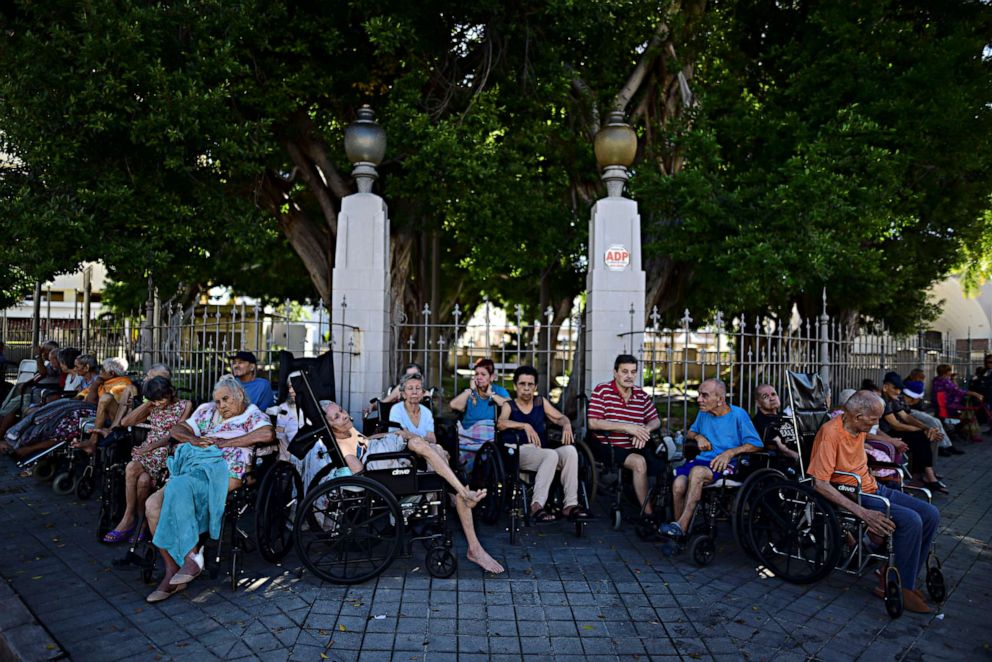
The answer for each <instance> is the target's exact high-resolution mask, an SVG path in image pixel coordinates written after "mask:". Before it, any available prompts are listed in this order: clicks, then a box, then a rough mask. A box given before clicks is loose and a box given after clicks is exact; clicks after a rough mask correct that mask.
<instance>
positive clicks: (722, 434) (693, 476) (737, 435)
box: [659, 379, 762, 538]
mask: <svg viewBox="0 0 992 662" xmlns="http://www.w3.org/2000/svg"><path fill="white" fill-rule="evenodd" d="M698 402H699V415H698V416H697V417H696V420H695V422H694V423H693V424H692V426H691V427H690V428H689V432H688V434H686V436H685V438H686V441H694V442H695V443H696V444H697V445H698V446H699V451H700V453H699V455H698V456H697V457H696V458H695V459H694V460H692V461H691V462H686V463H685V464H683V465H682V466H681V467H679V468H678V469H676V471H675V475H676V478H675V483H674V484H673V485H672V497H673V501H674V507H675V508H674V510H675V514H676V516H677V517H678V519H677V520H676V521H674V522H670V523H669V524H662V525H661V527H660V528H659V531H660V532H661V533H662V535H666V536H669V537H672V538H677V537H681V536H684V535H685V532H686V531H687V530H688V529H689V523H690V522H691V521H692V515H693V513H694V512H695V510H696V504H697V503H699V498H700V496H701V495H702V492H703V486H704V485H708V484H709V483H712V482H713V481H714V480H715V479H716V477H717V476H718V475H728V474H731V473H733V471H734V467H735V464H736V458H737V456H738V455H741V454H743V453H754V452H755V451H758V450H761V448H762V444H761V438H760V437H758V431H757V430H755V429H754V423H752V422H751V417H750V416H748V415H747V412H746V411H744V410H743V409H741V408H740V407H735V406H734V405H730V404H727V387H726V385H724V383H723V382H722V381H720V380H719V379H707V380H706V381H704V382H703V383H702V384H700V385H699V398H698Z"/></svg>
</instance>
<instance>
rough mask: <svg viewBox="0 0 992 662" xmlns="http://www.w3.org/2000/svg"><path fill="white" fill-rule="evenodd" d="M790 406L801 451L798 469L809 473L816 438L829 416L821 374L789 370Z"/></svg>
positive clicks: (787, 375)
mask: <svg viewBox="0 0 992 662" xmlns="http://www.w3.org/2000/svg"><path fill="white" fill-rule="evenodd" d="M786 379H787V383H788V388H789V407H790V408H791V410H792V412H791V414H790V415H791V417H792V424H793V426H794V429H795V440H796V446H797V450H798V451H799V471H800V474H801V475H802V477H803V478H805V477H806V467H807V465H808V464H809V460H810V456H811V455H812V453H813V440H814V439H815V438H816V433H817V431H818V430H819V429H820V426H821V425H823V424H824V423H825V422H826V421H827V419H828V417H829V413H830V412H829V411H828V409H827V397H828V396H827V385H826V384H825V383H824V382H823V378H822V377H820V375H819V374H816V373H813V374H809V373H803V372H791V371H790V372H787V373H786Z"/></svg>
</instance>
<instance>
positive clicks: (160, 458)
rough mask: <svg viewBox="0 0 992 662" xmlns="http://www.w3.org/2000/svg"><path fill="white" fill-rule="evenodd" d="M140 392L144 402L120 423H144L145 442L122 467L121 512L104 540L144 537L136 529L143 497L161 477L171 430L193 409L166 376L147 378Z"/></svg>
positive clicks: (117, 540) (118, 540) (131, 424)
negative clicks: (179, 396) (122, 508)
mask: <svg viewBox="0 0 992 662" xmlns="http://www.w3.org/2000/svg"><path fill="white" fill-rule="evenodd" d="M142 395H143V396H144V398H145V402H144V403H143V404H141V405H140V406H139V407H137V408H136V409H134V410H133V411H131V412H130V413H128V414H127V415H126V416H125V417H124V418H123V419H122V420H121V426H122V427H129V426H136V425H142V424H146V425H147V427H148V436H147V437H146V438H145V442H144V443H142V444H141V445H139V446H136V447H135V448H133V449H132V450H131V461H130V462H128V464H127V466H126V467H125V470H124V478H125V487H124V499H125V508H124V513H123V514H122V515H121V519H120V521H119V522H118V523H117V526H115V527H114V528H113V529H112V530H111V531H108V532H107V534H106V535H104V537H103V542H105V543H111V544H113V543H119V542H124V541H126V540H128V538H129V537H131V535H132V534H134V535H135V536H137V537H138V538H139V539H143V535H144V532H143V531H136V530H135V529H136V528H137V523H138V522H139V521H140V520H141V519H142V514H143V507H144V503H145V500H146V499H147V498H148V495H149V494H150V493H151V491H152V489H153V488H154V486H156V485H158V484H160V483H161V482H162V480H163V478H164V475H165V468H166V462H167V461H168V456H169V437H170V436H171V433H172V429H173V428H174V427H175V426H176V425H177V424H179V423H180V422H181V421H185V420H186V419H188V418H189V416H190V414H191V413H192V411H193V403H192V402H190V401H189V400H182V399H179V398H178V397H177V394H176V389H175V387H174V386H173V385H172V382H171V381H170V380H169V378H167V377H152V378H151V379H149V380H148V381H147V382H146V383H145V384H144V387H143V389H142Z"/></svg>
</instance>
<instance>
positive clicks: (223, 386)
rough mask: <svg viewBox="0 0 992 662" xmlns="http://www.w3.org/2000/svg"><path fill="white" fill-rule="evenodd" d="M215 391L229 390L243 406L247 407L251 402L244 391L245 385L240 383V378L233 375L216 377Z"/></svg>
mask: <svg viewBox="0 0 992 662" xmlns="http://www.w3.org/2000/svg"><path fill="white" fill-rule="evenodd" d="M217 391H230V392H231V393H233V394H234V397H235V398H237V399H238V400H240V401H241V404H242V405H244V406H245V407H247V406H248V405H249V404H250V402H251V401H250V400H249V399H248V392H247V391H245V387H244V386H242V385H241V380H240V379H238V378H237V377H235V376H234V375H224V376H223V377H221V378H220V379H218V380H217V383H216V384H214V393H216V392H217Z"/></svg>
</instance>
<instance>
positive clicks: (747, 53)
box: [0, 0, 992, 327]
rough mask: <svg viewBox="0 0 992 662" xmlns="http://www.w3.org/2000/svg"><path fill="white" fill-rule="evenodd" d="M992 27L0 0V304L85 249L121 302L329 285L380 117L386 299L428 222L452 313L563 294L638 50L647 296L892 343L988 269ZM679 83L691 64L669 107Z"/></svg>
mask: <svg viewBox="0 0 992 662" xmlns="http://www.w3.org/2000/svg"><path fill="white" fill-rule="evenodd" d="M673 7H676V8H677V10H673ZM703 8H705V14H701V13H700V12H701V11H702V9H703ZM673 11H675V13H672V12H673ZM989 14H990V9H989V5H988V4H987V3H976V2H964V1H949V2H943V3H932V2H923V1H922V0H917V1H915V2H895V1H894V0H884V1H870V0H856V1H855V2H853V3H852V2H841V1H840V0H830V1H828V2H818V3H811V2H784V3H767V2H759V1H758V0H717V1H712V0H711V1H710V2H708V3H706V2H701V1H699V0H687V1H685V2H680V3H677V5H676V4H673V3H671V2H669V1H667V0H662V1H658V0H654V1H650V0H581V1H580V0H544V1H541V2H520V3H506V2H496V1H495V0H485V1H483V2H471V3H466V2H452V1H451V0H429V1H425V2H419V3H410V2H400V1H399V0H383V1H381V2H378V3H368V2H360V1H359V0H338V1H337V2H325V3H318V4H312V3H296V2H288V1H280V0H269V1H265V2H262V1H260V0H246V1H245V2H241V3H227V2H222V1H221V0H205V1H203V2H196V3H165V4H162V3H138V2H133V1H126V2H110V1H109V0H92V1H91V2H87V3H85V4H82V5H81V4H79V3H72V2H68V1H67V0H51V1H50V2H45V3H37V2H28V1H27V0H22V1H20V2H14V3H7V4H6V5H4V8H3V9H2V10H0V22H2V25H0V28H2V29H3V30H4V34H5V39H4V40H3V41H2V42H0V66H2V71H3V73H2V74H0V99H2V100H3V103H0V131H2V132H3V136H4V140H5V141H6V143H5V145H4V146H3V149H2V150H0V151H3V152H5V153H7V154H10V155H13V156H15V157H16V158H17V159H18V161H17V164H18V165H17V167H15V168H9V169H4V170H2V171H0V199H2V200H3V202H4V210H5V214H4V215H3V216H2V217H0V230H2V231H3V233H4V236H5V237H6V238H9V241H8V242H7V243H5V244H4V245H3V246H2V247H0V258H4V259H3V262H2V264H3V265H4V266H3V267H0V303H2V300H3V299H4V298H5V297H6V298H7V299H10V298H17V296H18V294H17V293H19V292H20V293H23V291H24V288H25V287H26V286H29V285H30V283H32V282H34V281H35V280H38V279H45V278H48V277H50V276H51V275H54V274H55V273H58V272H62V271H68V270H71V269H72V268H74V267H75V266H76V265H77V264H79V262H80V261H82V260H92V259H102V260H103V261H104V262H105V263H106V264H107V265H108V268H109V271H110V274H111V276H112V277H113V278H114V279H116V281H117V283H118V285H117V286H116V287H115V289H114V290H113V291H112V292H111V293H110V297H109V298H110V299H111V300H112V301H113V302H114V304H115V305H116V306H118V307H120V308H123V309H133V308H135V307H137V306H138V305H139V304H140V303H141V302H142V301H143V299H144V296H145V291H146V287H147V285H146V283H147V279H148V276H151V277H152V278H153V280H154V282H155V283H156V284H157V286H158V287H159V291H160V294H161V296H162V297H163V299H168V298H169V297H170V296H172V292H174V291H178V290H180V289H182V287H183V286H185V287H186V288H187V289H188V288H189V287H190V286H198V287H201V288H202V287H206V286H208V285H211V284H213V285H228V286H232V287H234V288H235V289H236V290H237V291H238V292H239V293H241V294H246V295H252V296H259V297H262V298H267V299H269V300H272V301H282V300H283V299H285V298H292V299H295V300H303V299H307V298H309V299H316V298H318V297H325V298H326V296H327V288H328V287H329V282H330V267H331V258H332V256H333V253H334V250H333V246H334V244H333V242H334V233H335V231H336V209H337V205H338V204H339V200H340V197H342V195H344V194H346V193H347V192H349V191H350V190H351V188H350V187H351V183H350V182H349V181H348V178H347V174H345V173H347V171H348V169H349V167H350V166H349V165H348V164H347V163H346V162H345V158H344V153H343V149H342V146H341V141H342V132H343V128H344V126H345V125H346V124H347V123H348V122H349V121H351V120H352V119H354V116H355V110H356V108H357V107H358V106H359V105H360V104H362V103H370V104H371V105H372V106H373V107H374V109H375V110H376V112H377V115H378V119H379V121H380V123H381V124H382V125H383V126H384V128H385V129H386V131H387V135H388V136H389V148H388V151H387V159H386V161H385V162H384V163H383V164H382V165H381V166H380V168H379V171H380V176H381V178H380V180H379V183H378V184H377V187H378V189H377V192H379V193H381V194H382V195H383V197H384V198H385V199H386V200H387V202H388V203H389V205H390V216H391V220H392V224H393V228H394V230H395V232H394V234H395V236H394V244H395V245H397V246H401V247H402V246H406V247H407V248H409V247H410V246H411V245H413V246H414V248H413V249H412V250H411V251H407V252H406V253H405V255H407V256H408V257H407V258H406V259H408V260H409V263H407V264H404V265H394V269H396V268H398V267H400V266H402V267H403V269H405V270H406V271H403V273H407V274H409V278H407V279H406V282H404V283H403V284H402V287H404V288H406V292H405V294H406V295H409V296H405V295H404V293H396V296H397V298H398V300H400V301H402V302H403V305H406V306H408V307H412V306H413V305H414V304H417V305H416V307H417V308H419V306H420V305H422V303H423V302H424V301H425V300H427V299H428V298H429V292H430V289H431V287H430V286H431V284H432V283H430V282H429V281H430V280H431V277H430V276H427V275H425V273H424V272H425V271H428V270H425V269H419V270H418V269H417V268H416V265H415V264H413V263H414V262H416V261H417V260H420V261H421V262H422V263H423V262H424V261H425V260H427V259H428V256H427V255H425V250H426V249H424V248H423V246H425V245H427V243H428V242H426V241H423V242H422V241H421V239H422V238H427V237H431V236H435V235H436V236H440V244H441V245H440V250H441V259H442V266H441V273H440V279H439V282H438V283H436V285H437V287H438V289H440V293H441V297H442V299H444V300H445V301H450V300H453V299H455V298H458V299H459V300H460V301H462V303H463V304H464V303H466V302H467V303H469V304H471V303H472V302H474V301H476V300H478V298H479V297H480V296H481V294H482V293H485V294H488V295H489V296H490V297H491V298H492V299H493V300H495V301H498V302H500V303H503V304H514V303H521V304H524V305H526V306H527V312H526V314H527V316H528V317H531V316H533V315H535V314H537V313H538V312H539V311H538V307H539V302H540V305H542V306H543V305H545V304H547V303H549V302H554V301H558V302H561V301H571V299H572V298H573V297H574V296H575V295H576V294H577V293H579V292H581V290H582V289H583V286H584V278H583V275H584V274H583V272H584V259H585V258H584V256H585V250H586V249H585V243H586V232H587V222H588V221H587V219H588V213H589V206H590V203H591V202H592V200H594V199H595V198H596V197H598V196H600V195H601V194H602V189H601V188H600V184H599V182H598V178H597V173H596V167H595V161H594V159H593V156H592V150H591V135H592V133H593V132H594V131H595V129H596V127H597V126H598V117H599V115H601V114H605V112H606V111H607V110H608V109H610V108H611V107H612V105H613V102H614V101H613V100H614V97H615V95H617V93H618V91H619V90H620V89H622V88H623V87H624V85H625V83H626V82H627V81H628V78H629V77H630V75H631V72H632V71H633V70H634V68H635V66H636V65H637V64H638V62H640V61H641V60H642V58H643V59H644V61H645V62H646V64H647V68H646V70H647V71H648V74H647V76H646V77H645V79H644V82H643V83H641V84H639V85H638V86H637V90H636V91H635V92H634V93H632V94H631V96H630V98H629V101H628V102H625V103H627V110H628V111H630V113H631V114H632V116H634V117H635V123H636V124H637V129H638V132H639V135H640V136H641V148H640V152H639V160H638V162H637V163H636V164H635V177H634V179H633V180H632V186H631V190H632V192H633V194H634V196H635V197H636V198H637V199H638V201H639V203H640V204H641V209H642V218H643V220H644V231H645V242H644V243H645V249H646V251H647V252H648V253H649V254H650V255H653V256H668V257H670V258H671V261H672V264H673V268H672V272H673V273H674V274H676V278H674V279H673V282H672V283H671V285H670V286H667V290H666V292H665V293H664V296H665V299H666V304H667V309H668V310H676V309H680V308H681V307H682V306H683V305H688V306H691V307H692V308H693V309H694V310H700V309H713V308H716V307H721V308H723V309H724V310H725V311H727V312H731V311H735V312H736V311H751V312H757V311H763V310H778V311H781V310H784V309H785V308H786V307H787V306H788V305H789V303H790V302H791V301H793V300H796V299H798V300H800V302H801V304H802V305H803V306H804V307H805V308H806V310H807V311H808V310H810V309H811V308H812V307H813V306H814V305H815V302H816V301H818V299H819V295H820V292H821V290H822V289H823V288H824V287H826V288H827V289H828V291H829V296H830V300H831V301H832V302H833V303H834V305H835V306H839V307H841V308H842V309H843V310H844V311H845V312H857V313H861V314H865V315H869V316H872V317H875V318H879V319H884V320H886V321H887V322H889V323H890V324H892V325H893V326H896V327H900V326H902V327H905V326H907V325H909V324H911V323H913V322H914V321H915V320H916V319H917V318H918V317H919V316H920V311H922V310H924V304H923V291H924V290H925V289H926V287H927V286H928V285H929V284H930V283H932V282H933V281H934V280H935V279H937V278H939V277H941V276H942V275H943V274H945V273H947V271H948V270H949V269H951V268H952V267H955V266H958V265H959V264H960V263H961V261H962V259H963V260H964V262H965V264H977V263H979V262H980V261H981V260H983V259H985V258H984V256H985V255H987V254H988V251H987V250H984V246H985V244H984V243H982V242H987V241H988V239H987V237H988V233H987V229H988V220H987V216H983V214H985V213H986V210H987V209H988V207H989V205H988V201H989V193H990V190H992V177H990V176H989V175H990V172H989V170H990V168H989V164H990V158H992V156H990V155H992V149H990V147H992V145H990V144H989V143H990V135H992V130H990V129H992V127H990V116H989V105H988V104H989V102H990V100H992V99H990V94H992V93H990V90H992V76H990V63H989V60H988V59H987V58H983V55H982V52H983V48H984V47H985V46H986V43H987V35H988V34H990V33H992V30H990V28H992V21H990V18H989ZM662 22H665V23H666V25H667V27H668V29H667V30H664V31H660V32H659V31H658V26H659V24H660V23H662ZM655 35H661V37H660V39H661V40H660V41H658V40H655V41H652V38H653V36H655ZM675 71H681V72H683V73H684V72H689V73H690V74H692V80H691V87H692V91H693V92H694V94H695V100H696V102H697V105H696V106H695V107H694V108H693V109H691V110H688V111H685V112H681V111H677V109H678V107H679V105H680V104H681V99H680V98H679V96H678V94H677V90H678V87H679V86H678V83H677V81H676V80H675V75H674V73H673V72H675ZM693 72H694V73H693ZM673 109H675V110H673ZM658 163H664V164H666V166H665V167H657V164H658ZM982 218H985V219H986V221H985V222H976V221H977V220H978V219H982ZM294 251H295V255H294ZM411 256H412V257H411ZM962 256H963V258H962ZM651 268H652V269H655V271H652V272H650V273H649V274H648V278H649V282H651V281H652V279H656V278H660V275H659V269H657V268H656V267H651ZM971 273H981V270H978V271H975V270H972V272H971Z"/></svg>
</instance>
